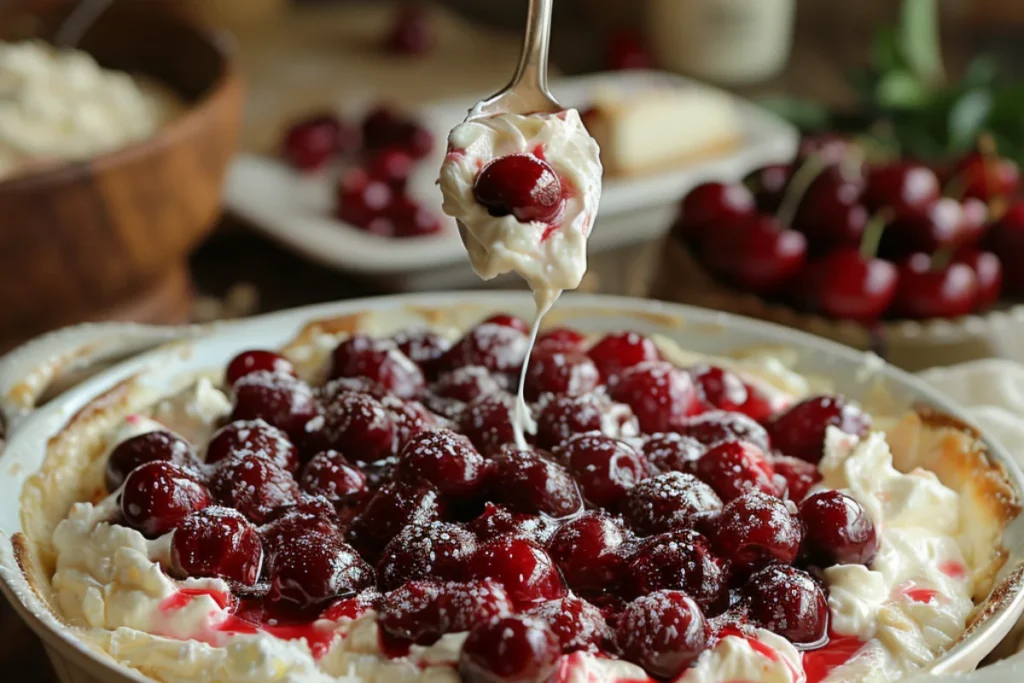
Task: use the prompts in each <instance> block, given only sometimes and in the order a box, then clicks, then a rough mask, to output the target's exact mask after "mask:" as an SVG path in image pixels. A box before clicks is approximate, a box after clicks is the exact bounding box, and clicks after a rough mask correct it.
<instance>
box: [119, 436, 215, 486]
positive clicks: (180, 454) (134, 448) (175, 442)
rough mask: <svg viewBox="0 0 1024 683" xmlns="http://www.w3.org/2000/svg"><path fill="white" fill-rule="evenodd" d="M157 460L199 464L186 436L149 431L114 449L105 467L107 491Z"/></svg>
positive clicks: (191, 466)
mask: <svg viewBox="0 0 1024 683" xmlns="http://www.w3.org/2000/svg"><path fill="white" fill-rule="evenodd" d="M157 460H161V461H166V462H169V463H172V464H174V465H178V466H180V467H185V468H191V469H196V468H198V467H199V460H198V458H196V455H195V452H194V451H193V450H192V444H190V443H189V442H188V441H186V440H185V439H183V438H181V437H180V436H178V435H177V434H174V433H172V432H168V431H165V430H157V431H154V432H146V433H144V434H139V435H138V436H133V437H131V438H130V439H125V440H124V441H122V442H121V443H119V444H117V445H116V446H114V448H113V450H111V451H110V456H109V457H108V458H107V465H106V469H105V470H104V472H105V479H106V485H107V491H109V492H111V493H113V492H114V491H116V490H117V489H118V487H120V486H121V484H123V483H124V480H125V477H127V476H128V475H129V474H130V473H131V472H132V470H134V469H135V468H136V467H139V466H140V465H144V464H146V463H147V462H154V461H157Z"/></svg>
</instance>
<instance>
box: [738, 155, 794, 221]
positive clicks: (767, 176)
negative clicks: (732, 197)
mask: <svg viewBox="0 0 1024 683" xmlns="http://www.w3.org/2000/svg"><path fill="white" fill-rule="evenodd" d="M794 170H795V169H794V165H793V164H771V165H769V166H764V167H763V168H759V169H757V170H756V171H754V172H753V173H751V174H750V175H748V176H747V177H746V178H745V179H744V180H743V184H744V185H745V186H747V187H749V188H751V189H752V191H753V193H754V201H755V203H756V204H757V208H758V210H759V211H763V212H765V213H775V212H776V211H778V210H779V206H780V205H781V204H782V198H783V196H784V195H785V194H786V188H788V187H789V181H790V179H791V178H792V177H793V171H794Z"/></svg>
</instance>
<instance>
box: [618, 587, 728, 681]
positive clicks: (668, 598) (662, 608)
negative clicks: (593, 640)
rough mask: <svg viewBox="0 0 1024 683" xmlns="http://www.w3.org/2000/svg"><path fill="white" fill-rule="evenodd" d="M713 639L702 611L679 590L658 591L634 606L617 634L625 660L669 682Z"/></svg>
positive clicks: (633, 604)
mask: <svg viewBox="0 0 1024 683" xmlns="http://www.w3.org/2000/svg"><path fill="white" fill-rule="evenodd" d="M710 639H711V628H710V626H708V623H707V622H706V621H705V620H704V615H703V613H701V610H700V607H698V606H697V603H695V602H694V601H693V599H692V598H690V596H688V595H687V594H686V593H684V592H682V591H677V590H664V591H658V592H656V593H651V594H650V595H645V596H643V597H640V598H637V599H636V600H634V601H633V602H631V603H630V604H629V606H627V607H626V609H625V611H624V612H623V613H622V615H621V616H620V617H619V619H618V625H617V627H616V632H615V641H616V643H617V644H618V646H619V648H621V650H622V656H623V658H624V659H626V660H628V661H630V662H633V663H634V664H639V665H640V666H642V667H643V668H644V670H646V671H647V673H649V674H650V675H652V676H655V677H657V678H660V679H666V680H667V679H672V678H675V677H676V676H678V675H679V674H681V673H682V672H683V671H684V670H685V669H686V668H687V667H688V666H690V664H692V663H693V661H694V660H696V659H697V657H699V656H700V655H701V653H702V652H704V650H706V649H707V648H708V646H709V641H710Z"/></svg>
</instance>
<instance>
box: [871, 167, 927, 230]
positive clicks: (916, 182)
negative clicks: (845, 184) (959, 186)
mask: <svg viewBox="0 0 1024 683" xmlns="http://www.w3.org/2000/svg"><path fill="white" fill-rule="evenodd" d="M940 195H941V188H940V187H939V178H938V176H936V175H935V172H934V171H932V170H931V169H930V168H928V167H927V166H924V165H922V164H919V163H916V162H913V161H903V162H897V163H894V164H889V165H886V166H876V167H874V168H871V169H870V170H869V171H868V185H867V188H866V189H865V191H864V203H865V204H866V205H867V207H868V209H869V210H871V211H872V212H875V211H880V210H882V209H888V210H891V211H893V212H894V213H895V214H896V216H897V218H902V217H904V216H908V215H914V214H918V213H920V212H921V211H922V210H925V209H927V207H928V206H930V205H931V204H933V203H935V201H936V200H938V199H939V196H940Z"/></svg>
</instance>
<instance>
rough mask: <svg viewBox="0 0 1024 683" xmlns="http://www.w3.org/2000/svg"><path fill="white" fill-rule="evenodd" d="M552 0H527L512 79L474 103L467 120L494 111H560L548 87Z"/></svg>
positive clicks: (496, 112) (510, 112)
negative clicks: (528, 4)
mask: <svg viewBox="0 0 1024 683" xmlns="http://www.w3.org/2000/svg"><path fill="white" fill-rule="evenodd" d="M554 4H555V0H530V8H529V12H528V13H527V15H526V34H525V35H524V36H523V49H522V52H521V53H520V55H519V66H517V67H516V72H515V75H514V76H512V80H511V81H510V82H509V84H508V85H507V86H505V87H504V88H503V89H502V90H500V91H499V92H497V93H495V94H494V95H492V96H491V97H489V98H487V99H486V100H482V101H480V102H477V104H476V105H475V106H474V107H473V108H472V109H471V110H470V112H469V116H468V117H467V118H466V120H467V121H471V120H473V119H477V118H482V117H485V116H494V115H495V114H536V113H539V112H558V111H562V109H563V107H562V105H560V104H558V102H557V101H556V100H555V98H554V96H552V95H551V92H550V91H549V90H548V48H549V46H550V45H551V9H552V7H553V6H554Z"/></svg>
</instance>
